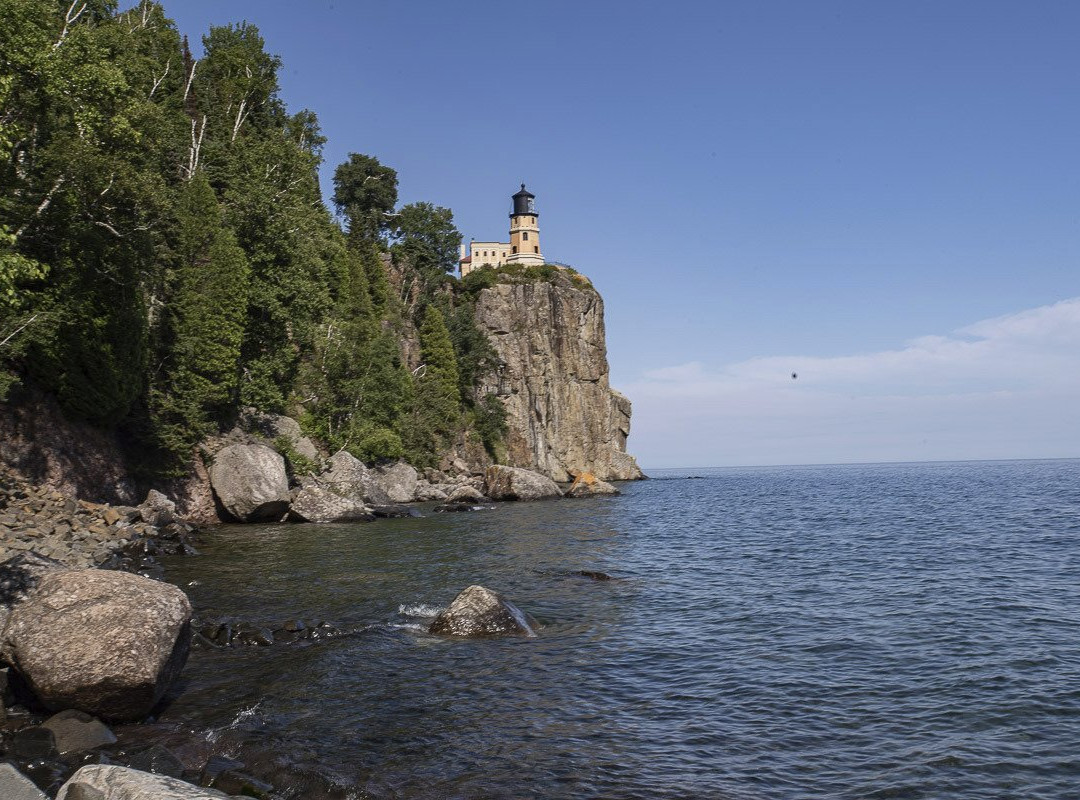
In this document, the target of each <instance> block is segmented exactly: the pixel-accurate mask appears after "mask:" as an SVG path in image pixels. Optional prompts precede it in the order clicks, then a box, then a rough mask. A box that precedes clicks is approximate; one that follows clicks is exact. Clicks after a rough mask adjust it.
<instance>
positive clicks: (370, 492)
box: [316, 450, 394, 506]
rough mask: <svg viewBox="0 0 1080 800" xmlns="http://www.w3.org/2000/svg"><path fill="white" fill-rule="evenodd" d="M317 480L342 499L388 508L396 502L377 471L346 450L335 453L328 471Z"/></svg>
mask: <svg viewBox="0 0 1080 800" xmlns="http://www.w3.org/2000/svg"><path fill="white" fill-rule="evenodd" d="M316 480H317V481H318V483H319V484H320V485H322V486H327V487H329V488H330V489H333V490H334V491H335V492H337V493H338V494H339V495H341V496H342V497H348V498H351V499H354V500H359V501H361V502H363V503H366V504H367V505H369V506H387V505H391V504H392V503H393V502H394V501H393V500H391V499H390V495H389V494H387V493H386V490H385V489H384V488H383V487H382V485H381V484H380V483H379V481H378V478H377V476H376V475H375V471H374V470H371V469H368V468H367V467H366V466H364V463H363V462H362V461H360V459H358V458H356V456H354V455H353V454H352V453H349V452H348V451H346V450H341V451H339V452H337V453H334V455H332V456H331V457H330V459H329V460H328V461H327V462H326V470H325V471H324V472H323V473H322V474H321V475H319V476H318V478H316Z"/></svg>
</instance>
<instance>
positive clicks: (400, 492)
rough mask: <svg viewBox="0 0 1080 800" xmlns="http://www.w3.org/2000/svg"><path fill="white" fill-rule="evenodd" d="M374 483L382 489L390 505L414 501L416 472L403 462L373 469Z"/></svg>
mask: <svg viewBox="0 0 1080 800" xmlns="http://www.w3.org/2000/svg"><path fill="white" fill-rule="evenodd" d="M374 472H375V482H376V483H378V484H379V486H381V487H382V489H383V491H384V492H386V494H387V495H389V497H390V501H391V502H392V503H411V502H412V501H413V500H415V499H416V483H417V480H418V476H417V473H416V470H415V469H414V468H413V467H411V466H409V465H408V464H406V463H405V462H404V461H395V462H394V463H392V464H382V465H380V466H378V467H376V468H375V470H374Z"/></svg>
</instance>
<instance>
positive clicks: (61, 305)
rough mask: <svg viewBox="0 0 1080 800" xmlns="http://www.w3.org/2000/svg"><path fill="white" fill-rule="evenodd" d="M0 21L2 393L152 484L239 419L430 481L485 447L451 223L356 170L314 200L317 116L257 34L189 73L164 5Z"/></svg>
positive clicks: (222, 44) (373, 173)
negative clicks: (113, 437) (411, 355)
mask: <svg viewBox="0 0 1080 800" xmlns="http://www.w3.org/2000/svg"><path fill="white" fill-rule="evenodd" d="M0 16H2V17H3V19H4V25H3V26H2V30H0V53H2V55H0V108H2V109H3V112H2V117H0V184H2V185H3V187H4V188H3V191H2V195H0V362H2V364H0V367H2V368H0V392H2V393H3V396H4V397H5V398H6V399H8V400H9V401H12V402H15V403H17V402H19V400H20V397H23V396H24V395H25V392H26V391H27V390H28V389H37V390H44V391H45V392H47V393H49V394H51V395H54V396H55V397H56V398H58V399H59V402H60V404H61V406H62V409H63V412H64V414H65V415H66V416H67V417H69V418H71V419H77V420H83V421H86V422H88V423H90V424H92V425H94V426H96V427H98V428H102V429H107V430H112V431H115V432H118V433H119V434H121V436H122V438H123V439H124V441H125V442H127V443H128V445H129V448H128V449H129V452H130V454H133V457H134V458H135V460H136V461H137V462H139V464H138V465H139V466H140V467H141V468H142V469H143V470H146V471H150V472H157V473H161V472H166V473H169V472H173V473H175V472H178V471H180V470H182V469H183V468H184V465H185V464H186V463H187V462H188V460H189V459H190V456H191V453H192V449H193V448H194V447H195V445H196V444H197V443H198V442H199V441H200V440H201V439H203V438H204V437H206V436H209V435H212V434H214V433H215V432H217V431H220V430H221V429H223V428H226V427H228V426H229V425H230V424H232V422H233V421H234V420H235V419H236V417H237V415H238V413H239V410H240V409H241V408H243V407H255V408H258V409H262V410H265V411H273V412H280V413H288V414H291V415H293V416H296V417H297V418H299V419H300V420H301V421H302V423H303V425H304V426H305V428H306V429H307V430H308V431H309V432H310V433H311V434H313V435H316V436H317V437H319V438H320V439H322V440H323V441H325V442H326V443H327V445H328V446H330V447H331V448H333V449H338V448H342V447H344V448H346V449H348V450H349V451H351V452H352V453H353V454H355V455H356V456H358V457H360V458H362V459H364V460H374V459H379V458H396V457H402V456H403V457H406V458H408V459H409V460H410V461H412V462H413V463H416V464H418V465H426V464H432V463H434V462H435V460H436V459H437V457H438V455H439V453H441V452H442V451H444V450H446V448H447V447H448V446H449V445H450V444H451V443H452V442H454V441H455V440H457V439H458V438H460V437H461V436H465V435H469V433H468V432H469V431H475V433H473V434H471V435H473V436H475V437H478V438H479V439H482V440H483V441H484V442H485V443H486V445H487V446H488V448H489V449H490V450H491V451H492V452H494V451H495V450H496V448H497V447H498V442H499V439H500V437H501V435H502V433H503V430H504V426H503V425H502V423H501V415H500V414H499V413H498V410H497V409H495V408H494V407H493V406H492V404H491V403H489V402H488V403H486V402H485V400H484V398H483V397H480V398H477V397H476V393H475V392H474V391H473V390H472V385H473V383H474V382H475V380H476V377H477V373H478V370H479V369H480V367H481V365H482V364H483V363H484V359H485V358H486V357H487V356H488V354H489V350H490V348H489V346H488V345H487V342H486V340H484V338H483V336H482V335H481V334H480V333H479V331H478V330H477V329H476V327H475V325H474V324H473V323H472V314H471V308H470V303H469V302H467V300H468V298H467V296H465V295H462V297H464V298H465V300H464V301H463V300H462V299H461V298H459V297H458V295H459V294H460V292H455V290H454V286H455V284H456V280H455V279H454V278H453V277H452V276H450V275H448V274H447V270H448V269H452V268H453V267H454V266H455V265H456V254H457V247H458V244H459V242H460V240H461V236H460V234H459V233H458V231H457V230H456V228H455V227H454V224H453V215H452V213H451V212H450V210H449V209H446V208H439V207H436V206H434V205H432V204H430V203H422V202H421V203H414V204H409V205H404V206H400V207H399V206H398V198H397V173H396V172H395V171H394V170H393V169H392V168H390V167H388V166H385V165H383V164H381V163H380V162H379V161H378V160H377V159H375V158H373V157H371V156H367V155H360V154H353V155H351V156H350V158H349V159H348V160H347V161H346V162H345V163H343V164H341V165H340V166H339V167H338V168H337V170H336V172H335V177H334V186H333V192H332V198H333V212H336V214H335V213H333V212H332V211H331V209H330V208H328V207H327V206H326V205H324V203H323V201H322V196H321V192H320V187H319V184H318V178H317V169H318V167H319V166H320V164H321V161H322V145H323V143H324V138H323V136H322V135H321V133H320V131H319V124H318V120H317V118H316V116H315V114H314V113H313V112H311V111H308V110H300V111H291V110H289V109H287V108H286V107H285V105H284V103H283V102H282V101H281V99H280V97H279V87H278V73H279V72H280V70H281V69H282V64H281V62H280V60H279V59H278V58H277V57H275V56H274V55H272V54H270V53H268V52H266V49H265V46H264V42H263V39H262V37H261V36H260V35H259V31H258V29H257V28H256V27H255V26H254V25H251V24H249V23H243V24H238V25H225V26H221V27H214V28H211V29H210V30H209V31H208V32H207V33H206V35H205V36H203V39H202V51H203V52H202V55H201V56H199V57H196V56H195V55H194V54H193V53H192V49H191V48H190V47H189V45H188V42H187V40H186V38H185V37H182V36H181V35H180V34H179V32H178V31H177V29H176V26H175V24H174V23H173V22H172V20H170V19H169V18H168V17H167V16H166V12H165V10H164V9H163V8H162V6H160V5H159V4H157V3H152V2H143V3H141V4H139V5H138V6H136V7H135V8H133V9H131V10H129V11H124V12H122V13H121V12H119V11H118V8H117V5H116V3H114V2H108V1H107V0H104V1H103V0H96V1H95V0H90V2H86V3H82V2H80V3H75V4H71V5H70V7H69V4H68V3H57V2H53V1H51V0H0ZM391 272H392V273H393V274H395V275H397V276H399V278H400V280H398V281H397V284H396V285H394V284H392V282H391V281H390V280H389V279H388V273H391ZM406 331H414V332H416V335H417V336H418V338H419V348H420V351H421V354H422V357H423V362H424V365H425V366H424V367H423V368H420V369H410V368H409V367H408V365H407V364H406V360H405V358H404V357H403V353H402V347H401V338H402V336H403V332H406Z"/></svg>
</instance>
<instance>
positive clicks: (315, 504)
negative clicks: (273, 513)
mask: <svg viewBox="0 0 1080 800" xmlns="http://www.w3.org/2000/svg"><path fill="white" fill-rule="evenodd" d="M373 519H375V515H374V514H373V513H372V511H371V509H370V508H369V507H368V506H367V505H366V504H365V503H364V501H363V500H362V499H360V498H359V497H356V496H352V497H346V496H342V495H341V494H339V493H338V492H337V491H335V490H334V489H332V488H330V487H328V486H322V485H320V484H319V483H317V482H316V481H311V482H309V483H308V484H307V485H306V486H303V487H301V488H300V490H299V491H298V492H297V493H296V496H295V497H294V498H293V501H292V505H291V506H289V520H290V521H291V522H360V521H364V522H366V521H370V520H373Z"/></svg>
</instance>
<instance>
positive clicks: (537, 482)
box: [484, 464, 562, 500]
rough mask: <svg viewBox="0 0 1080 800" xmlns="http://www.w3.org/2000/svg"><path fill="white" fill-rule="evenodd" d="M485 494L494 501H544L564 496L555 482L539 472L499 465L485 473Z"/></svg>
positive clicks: (491, 467)
mask: <svg viewBox="0 0 1080 800" xmlns="http://www.w3.org/2000/svg"><path fill="white" fill-rule="evenodd" d="M484 493H485V494H486V495H487V496H488V497H490V498H491V499H492V500H542V499H544V498H547V497H559V496H560V495H562V492H561V491H560V490H559V487H558V486H556V485H555V481H553V480H551V478H548V477H546V476H544V475H541V474H540V473H539V472H533V471H532V470H527V469H521V468H520V467H506V466H502V465H499V464H496V465H493V466H490V467H488V468H487V470H486V471H485V472H484Z"/></svg>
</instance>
